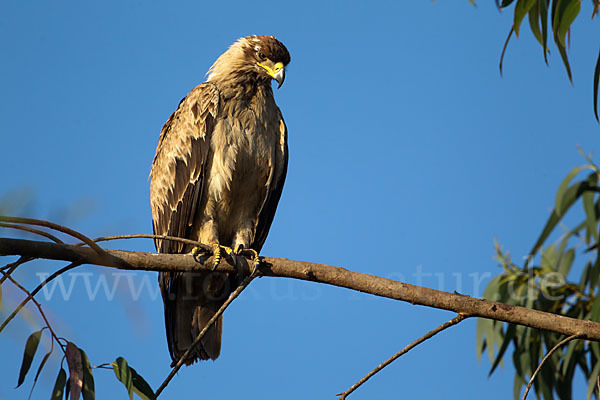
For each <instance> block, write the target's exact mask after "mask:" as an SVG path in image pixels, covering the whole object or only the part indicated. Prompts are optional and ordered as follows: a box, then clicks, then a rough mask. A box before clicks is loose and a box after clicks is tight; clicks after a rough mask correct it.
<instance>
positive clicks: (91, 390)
mask: <svg viewBox="0 0 600 400" xmlns="http://www.w3.org/2000/svg"><path fill="white" fill-rule="evenodd" d="M79 351H80V352H81V365H82V367H83V388H82V389H83V390H82V392H81V394H82V395H83V400H94V399H95V398H96V393H95V387H94V375H93V374H92V366H91V365H90V360H88V357H87V354H85V351H83V350H81V349H79Z"/></svg>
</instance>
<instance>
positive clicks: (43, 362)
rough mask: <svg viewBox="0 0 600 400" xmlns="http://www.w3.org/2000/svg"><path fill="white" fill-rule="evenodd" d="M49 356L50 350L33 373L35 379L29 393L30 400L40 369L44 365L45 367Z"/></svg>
mask: <svg viewBox="0 0 600 400" xmlns="http://www.w3.org/2000/svg"><path fill="white" fill-rule="evenodd" d="M51 355H52V350H50V351H49V352H48V353H46V355H45V356H44V358H42V362H41V363H40V366H39V367H38V370H37V372H36V373H35V379H34V380H33V385H32V386H31V391H30V392H29V398H31V395H32V394H33V389H35V384H36V383H37V380H38V378H39V376H40V373H41V372H42V369H44V365H46V361H48V359H49V358H50V356H51Z"/></svg>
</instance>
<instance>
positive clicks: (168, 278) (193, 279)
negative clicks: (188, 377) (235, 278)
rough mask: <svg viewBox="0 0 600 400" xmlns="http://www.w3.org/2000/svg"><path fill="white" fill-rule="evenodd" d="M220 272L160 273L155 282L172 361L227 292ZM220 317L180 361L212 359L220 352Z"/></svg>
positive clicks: (197, 332)
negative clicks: (157, 281)
mask: <svg viewBox="0 0 600 400" xmlns="http://www.w3.org/2000/svg"><path fill="white" fill-rule="evenodd" d="M228 282H229V281H228V279H227V275H225V274H223V273H214V272H213V273H206V272H200V273H194V272H184V273H182V272H177V273H162V272H161V273H160V274H159V283H160V286H161V292H162V295H163V302H164V307H165V328H166V331H167V343H168V345H169V352H170V353H171V359H172V360H173V364H172V365H174V364H175V363H177V362H178V361H179V359H180V358H181V356H183V354H184V353H185V352H186V351H187V350H188V348H189V347H190V346H191V345H192V343H193V341H194V340H195V338H196V337H197V336H198V334H199V333H200V332H201V331H202V330H203V329H204V327H205V326H206V324H207V323H208V321H209V320H210V319H211V318H212V317H213V316H214V315H215V313H216V312H217V310H218V309H219V308H220V307H221V305H222V304H223V303H224V301H225V298H226V297H227V296H228V295H229V293H230V287H229V285H228V284H226V283H228ZM222 327H223V317H222V316H220V317H219V318H218V319H217V321H215V323H214V324H213V325H212V326H211V327H210V328H209V329H208V331H207V332H206V334H205V335H204V337H203V338H202V340H201V341H200V343H199V344H198V346H197V347H196V348H195V349H194V351H192V352H191V353H190V354H189V356H188V357H186V359H185V360H184V362H185V364H186V365H190V364H193V363H194V362H195V361H196V360H208V359H212V360H215V359H216V358H217V357H219V354H220V352H221V333H222Z"/></svg>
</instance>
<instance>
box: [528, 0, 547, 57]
mask: <svg viewBox="0 0 600 400" xmlns="http://www.w3.org/2000/svg"><path fill="white" fill-rule="evenodd" d="M540 3H541V0H540V1H537V2H536V4H535V5H534V6H533V7H531V10H529V28H530V29H531V33H533V36H534V37H535V38H536V40H537V41H538V42H539V44H540V45H541V46H542V47H544V41H543V38H542V31H541V29H540V7H541V6H540Z"/></svg>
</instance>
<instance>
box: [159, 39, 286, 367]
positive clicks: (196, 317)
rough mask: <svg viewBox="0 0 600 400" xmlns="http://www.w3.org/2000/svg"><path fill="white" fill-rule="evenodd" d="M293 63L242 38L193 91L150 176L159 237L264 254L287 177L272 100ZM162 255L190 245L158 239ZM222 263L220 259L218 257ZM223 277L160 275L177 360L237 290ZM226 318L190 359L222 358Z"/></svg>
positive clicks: (166, 129) (280, 48)
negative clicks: (169, 237)
mask: <svg viewBox="0 0 600 400" xmlns="http://www.w3.org/2000/svg"><path fill="white" fill-rule="evenodd" d="M289 62H290V54H289V52H288V50H287V49H286V47H285V46H284V45H283V44H282V43H281V42H280V41H279V40H277V39H276V38H275V37H273V36H248V37H245V38H241V39H239V40H238V41H237V42H235V43H234V44H233V45H231V46H230V47H229V49H228V50H227V51H226V52H225V53H223V54H222V55H221V56H220V57H219V58H218V59H217V60H216V61H215V63H214V64H213V65H212V67H211V68H210V69H209V71H208V79H207V80H206V82H204V83H202V84H200V85H199V86H197V87H195V88H194V89H192V91H191V92H190V93H189V94H188V95H187V96H186V97H185V98H184V99H183V100H182V101H181V103H179V106H178V107H177V110H175V112H174V113H173V114H172V115H171V116H170V117H169V119H168V120H167V122H166V123H165V125H164V126H163V128H162V131H161V133H160V139H159V141H158V146H157V148H156V155H155V156H154V161H153V163H152V171H151V172H150V180H151V182H150V203H151V208H152V219H153V226H154V233H155V234H157V235H169V236H177V237H181V238H188V239H192V240H195V241H198V242H201V243H204V244H207V245H211V246H213V248H214V249H215V251H214V253H215V258H217V259H218V258H219V257H220V250H221V248H229V249H232V251H233V252H234V253H235V254H240V253H242V252H244V251H251V252H252V253H253V254H255V255H257V254H258V252H260V250H261V248H262V246H263V244H264V243H265V239H266V237H267V234H268V232H269V228H270V226H271V223H272V222H273V217H274V215H275V209H276V208H277V203H278V202H279V198H280V196H281V191H282V189H283V183H284V180H285V175H286V171H287V162H288V149H287V128H286V126H285V123H284V121H283V117H282V115H281V111H280V110H279V108H278V107H277V105H276V104H275V99H274V97H273V90H272V88H271V81H272V80H275V81H277V82H278V84H279V86H278V88H279V87H281V85H282V84H283V81H284V79H285V67H286V66H287V64H288V63H289ZM155 245H156V248H157V251H158V252H160V253H188V252H191V251H192V250H193V249H192V247H193V246H188V245H184V244H182V243H178V242H174V241H167V240H156V241H155ZM217 262H218V261H217ZM233 279H234V278H233V277H231V276H228V275H227V274H225V273H223V272H218V270H217V271H212V272H211V271H204V272H161V273H160V274H159V276H158V281H159V285H160V288H161V293H162V297H163V302H164V311H165V326H166V331H167V342H168V345H169V352H170V353H171V358H172V360H173V364H175V363H176V362H177V361H179V359H180V358H181V356H182V355H183V354H184V353H185V351H186V350H187V349H188V348H189V347H190V346H191V344H192V342H193V340H194V339H195V337H196V336H197V335H198V334H199V333H200V331H201V330H202V329H203V328H204V326H205V325H206V323H207V322H208V320H209V319H210V318H211V317H212V316H213V315H214V314H215V313H216V311H217V310H218V309H219V307H220V306H221V305H222V304H223V302H224V301H225V300H226V299H227V297H228V295H229V294H230V293H231V292H232V291H233V290H234V289H235V286H236V282H234V281H233ZM222 324H223V322H222V317H219V319H218V320H217V322H216V323H215V324H214V325H213V326H212V327H211V328H210V329H209V330H208V332H207V333H206V335H205V336H204V337H203V340H201V342H200V343H199V345H198V346H197V348H195V349H193V350H192V352H191V353H190V356H189V357H187V358H186V359H185V360H184V361H185V363H186V364H187V365H189V364H192V363H193V362H195V361H196V360H208V359H213V360H214V359H216V358H217V357H218V356H219V353H220V351H221V331H222Z"/></svg>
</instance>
